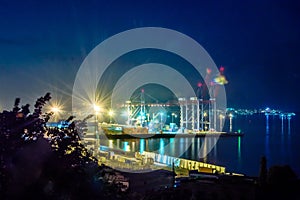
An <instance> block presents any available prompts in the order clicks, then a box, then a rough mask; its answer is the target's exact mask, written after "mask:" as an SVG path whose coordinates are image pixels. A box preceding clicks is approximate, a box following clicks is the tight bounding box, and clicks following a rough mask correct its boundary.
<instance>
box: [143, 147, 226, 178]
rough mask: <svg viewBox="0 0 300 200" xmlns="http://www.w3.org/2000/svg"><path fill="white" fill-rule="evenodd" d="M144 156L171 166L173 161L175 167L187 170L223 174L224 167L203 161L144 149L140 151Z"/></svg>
mask: <svg viewBox="0 0 300 200" xmlns="http://www.w3.org/2000/svg"><path fill="white" fill-rule="evenodd" d="M142 155H143V156H145V158H146V159H147V158H152V159H153V161H154V162H157V163H161V164H165V165H167V166H169V167H171V166H172V165H173V163H174V166H175V167H178V168H180V169H187V170H198V171H199V172H209V173H220V174H224V173H225V170H226V168H225V167H222V166H218V165H213V164H208V163H204V162H199V161H194V160H188V159H183V158H176V157H172V156H168V155H161V154H157V153H154V152H147V151H144V152H143V153H142Z"/></svg>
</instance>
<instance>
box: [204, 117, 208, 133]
mask: <svg viewBox="0 0 300 200" xmlns="http://www.w3.org/2000/svg"><path fill="white" fill-rule="evenodd" d="M203 117H204V122H203V123H204V124H205V125H204V131H207V128H208V127H207V126H206V125H207V121H206V117H207V113H206V112H204V113H203Z"/></svg>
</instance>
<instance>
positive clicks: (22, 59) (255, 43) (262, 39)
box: [0, 0, 300, 112]
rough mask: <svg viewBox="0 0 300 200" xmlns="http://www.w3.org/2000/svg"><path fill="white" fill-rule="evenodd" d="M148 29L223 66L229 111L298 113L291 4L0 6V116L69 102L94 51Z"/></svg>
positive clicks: (297, 17)
mask: <svg viewBox="0 0 300 200" xmlns="http://www.w3.org/2000/svg"><path fill="white" fill-rule="evenodd" d="M148 26H155V27H165V28H170V29H174V30H177V31H179V32H182V33H184V34H186V35H188V36H190V37H192V38H194V39H195V40H196V41H197V42H198V43H199V44H201V45H202V46H203V47H204V48H205V49H206V50H207V52H208V53H209V54H210V56H211V57H212V59H213V60H214V61H215V63H216V65H217V66H218V67H220V66H221V65H222V66H224V67H225V75H226V77H227V79H228V81H229V84H228V85H226V92H227V98H228V106H229V107H236V108H238V107H241V108H264V107H266V106H269V107H271V108H278V109H282V110H285V111H294V112H295V111H300V103H299V100H298V99H299V85H298V84H299V80H300V70H299V67H300V66H299V64H300V49H299V48H300V3H299V1H286V0H282V1H277V0H269V1H200V0H194V1H189V0H187V1H176V0H168V1H166V0H165V1H162V0H158V1H154V0H152V1H150V0H149V1H143V0H140V1H113V0H110V1H108V0H106V1H104V0H103V1H84V0H82V1H77V0H68V1H55V0H52V1H37V0H36V1H15V0H0V28H1V29H0V108H5V109H9V108H11V107H12V105H13V101H14V98H15V97H21V98H22V102H23V103H24V104H25V103H31V102H33V101H34V100H35V99H36V98H37V97H39V96H41V95H44V93H45V92H47V91H50V92H52V94H53V95H54V98H57V99H62V101H64V100H66V99H68V95H70V94H71V93H72V87H73V82H74V79H75V76H76V73H77V70H78V68H79V67H80V65H81V63H82V61H83V60H84V58H85V57H86V55H87V54H88V53H89V52H90V51H91V50H92V49H93V48H94V47H95V46H97V45H98V44H99V43H100V42H101V41H103V40H105V39H107V38H108V37H110V36H113V35H114V34H117V33H119V32H122V31H125V30H128V29H132V28H138V27H148ZM31 104H33V103H31Z"/></svg>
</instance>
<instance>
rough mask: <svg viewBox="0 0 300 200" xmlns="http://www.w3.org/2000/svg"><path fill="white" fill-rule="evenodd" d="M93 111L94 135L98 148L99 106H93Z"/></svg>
mask: <svg viewBox="0 0 300 200" xmlns="http://www.w3.org/2000/svg"><path fill="white" fill-rule="evenodd" d="M93 107H94V111H95V134H96V146H97V148H96V149H98V148H99V133H98V114H99V112H100V110H101V108H100V106H99V105H97V104H94V105H93Z"/></svg>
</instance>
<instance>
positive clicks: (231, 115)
mask: <svg viewBox="0 0 300 200" xmlns="http://www.w3.org/2000/svg"><path fill="white" fill-rule="evenodd" d="M232 118H233V114H231V113H230V114H229V132H230V133H231V132H232Z"/></svg>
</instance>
